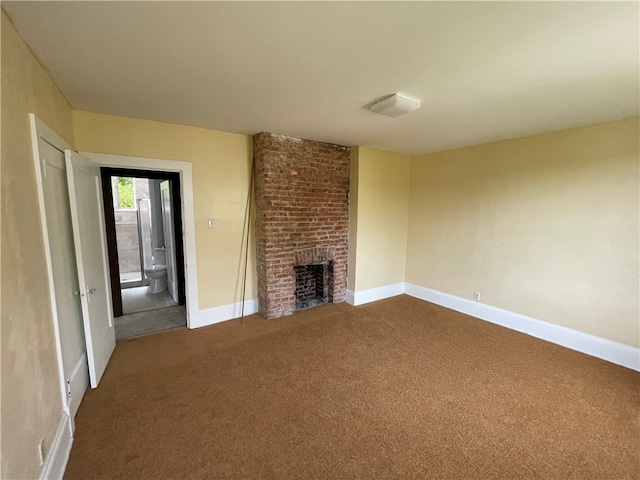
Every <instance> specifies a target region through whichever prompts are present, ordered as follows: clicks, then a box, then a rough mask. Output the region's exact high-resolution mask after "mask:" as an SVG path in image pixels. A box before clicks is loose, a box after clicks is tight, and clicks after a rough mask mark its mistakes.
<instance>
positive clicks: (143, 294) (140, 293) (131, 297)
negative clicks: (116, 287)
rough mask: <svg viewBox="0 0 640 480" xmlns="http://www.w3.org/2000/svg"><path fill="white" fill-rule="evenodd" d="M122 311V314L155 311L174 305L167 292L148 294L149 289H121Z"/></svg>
mask: <svg viewBox="0 0 640 480" xmlns="http://www.w3.org/2000/svg"><path fill="white" fill-rule="evenodd" d="M121 291H122V311H123V312H124V313H134V312H141V311H143V310H155V309H156V308H163V307H170V306H172V305H176V302H175V301H174V300H173V298H171V295H170V294H169V291H168V290H165V291H164V292H161V293H149V287H134V288H123V289H122V290H121Z"/></svg>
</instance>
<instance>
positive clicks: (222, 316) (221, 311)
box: [189, 298, 258, 328]
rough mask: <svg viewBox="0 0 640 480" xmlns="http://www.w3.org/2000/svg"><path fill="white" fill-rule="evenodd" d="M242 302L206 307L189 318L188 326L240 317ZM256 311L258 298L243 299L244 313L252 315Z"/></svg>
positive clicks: (200, 325)
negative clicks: (194, 317)
mask: <svg viewBox="0 0 640 480" xmlns="http://www.w3.org/2000/svg"><path fill="white" fill-rule="evenodd" d="M241 307H242V302H236V303H230V304H228V305H222V306H220V307H213V308H207V309H205V310H200V311H199V312H198V318H197V319H195V320H196V321H195V322H194V319H192V320H191V324H190V325H189V328H199V327H206V326H207V325H213V324H214V323H220V322H226V321H227V320H233V319H234V318H240V315H241V313H242V308H241ZM257 312H258V299H257V298H254V299H252V300H245V302H244V315H245V316H247V315H253V314H254V313H257Z"/></svg>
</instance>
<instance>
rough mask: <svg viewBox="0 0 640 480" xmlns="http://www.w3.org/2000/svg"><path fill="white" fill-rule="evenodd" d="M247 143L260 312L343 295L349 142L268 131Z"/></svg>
mask: <svg viewBox="0 0 640 480" xmlns="http://www.w3.org/2000/svg"><path fill="white" fill-rule="evenodd" d="M253 147H254V156H255V198H256V259H257V265H256V270H257V273H258V305H259V309H260V313H261V314H262V315H263V316H264V317H265V318H277V317H282V316H285V315H290V314H292V313H294V312H295V311H296V310H299V309H302V308H309V307H311V306H314V305H318V304H320V303H329V302H330V303H338V302H343V301H344V300H345V298H346V286H347V235H348V221H349V156H350V151H349V147H343V146H340V145H333V144H328V143H322V142H316V141H312V140H305V139H300V138H294V137H288V136H285V135H278V134H274V133H266V132H263V133H260V134H258V135H256V136H255V137H254V138H253Z"/></svg>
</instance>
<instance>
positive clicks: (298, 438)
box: [66, 295, 640, 479]
mask: <svg viewBox="0 0 640 480" xmlns="http://www.w3.org/2000/svg"><path fill="white" fill-rule="evenodd" d="M639 400H640V374H638V373H637V372H634V371H632V370H628V369H626V368H623V367H619V366H616V365H613V364H610V363H607V362H604V361H601V360H598V359H595V358H592V357H588V356H586V355H583V354H580V353H577V352H573V351H570V350H567V349H564V348H562V347H559V346H556V345H553V344H549V343H546V342H544V341H541V340H537V339H534V338H532V337H528V336H526V335H523V334H520V333H516V332H513V331H510V330H507V329H504V328H501V327H498V326H495V325H492V324H490V323H487V322H483V321H481V320H476V319H473V318H471V317H467V316H465V315H462V314H459V313H456V312H453V311H450V310H447V309H444V308H442V307H438V306H435V305H432V304H429V303H426V302H423V301H421V300H417V299H414V298H411V297H408V296H404V295H403V296H400V297H395V298H392V299H388V300H383V301H380V302H376V303H371V304H368V305H364V306H360V307H351V306H349V305H347V304H337V305H324V306H321V307H316V308H313V309H310V310H306V311H302V312H299V313H297V314H295V315H292V316H290V317H288V318H284V319H279V320H270V321H265V320H263V319H262V318H261V317H259V316H256V315H254V316H251V317H249V318H246V319H245V320H244V322H243V323H242V324H241V323H240V321H238V320H234V321H230V322H225V323H221V324H218V325H214V326H211V327H206V328H202V329H198V330H187V329H177V330H171V331H167V332H164V333H159V334H156V335H151V336H147V337H140V338H136V339H134V340H130V341H125V342H122V343H119V344H118V345H117V347H116V350H115V352H114V355H113V358H112V360H111V363H110V364H109V366H108V368H107V371H106V373H105V376H104V378H103V380H102V383H101V384H100V387H99V388H98V389H97V390H92V391H88V392H87V394H86V396H85V399H84V400H83V403H82V405H81V406H80V411H79V413H78V416H77V417H76V434H75V439H74V443H73V449H72V451H71V458H70V460H69V464H68V467H67V474H66V478H73V479H76V478H77V479H87V478H130V479H150V478H158V479H160V478H162V479H169V478H189V479H192V478H203V479H204V478H207V479H222V478H234V479H290V478H291V479H316V478H317V479H342V478H349V479H359V478H362V479H383V478H397V479H406V478H421V479H424V478H439V479H470V478H478V479H494V478H502V479H519V478H526V479H530V478H549V479H551V478H553V479H625V478H629V479H630V478H640V419H639V412H640V405H639Z"/></svg>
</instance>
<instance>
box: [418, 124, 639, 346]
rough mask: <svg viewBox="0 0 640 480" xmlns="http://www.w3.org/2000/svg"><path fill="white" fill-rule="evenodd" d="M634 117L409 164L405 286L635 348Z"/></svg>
mask: <svg viewBox="0 0 640 480" xmlns="http://www.w3.org/2000/svg"><path fill="white" fill-rule="evenodd" d="M638 165H639V124H638V118H631V119H627V120H621V121H616V122H610V123H604V124H599V125H593V126H588V127H583V128H577V129H571V130H564V131H559V132H554V133H548V134H543V135H537V136H532V137H527V138H520V139H515V140H509V141H503V142H498V143H492V144H488V145H480V146H475V147H470V148H464V149H460V150H453V151H448V152H443V153H437V154H431V155H424V156H421V157H415V158H413V159H412V162H411V200H410V214H409V235H408V249H407V269H406V281H407V282H410V283H414V284H417V285H420V286H424V287H428V288H432V289H435V290H439V291H442V292H446V293H449V294H453V295H457V296H460V297H463V298H469V299H470V298H472V295H473V292H474V291H478V292H480V294H481V302H482V303H486V304H489V305H492V306H496V307H500V308H503V309H506V310H510V311H512V312H516V313H520V314H524V315H528V316H531V317H534V318H536V319H539V320H544V321H547V322H551V323H555V324H558V325H562V326H565V327H568V328H572V329H575V330H579V331H582V332H586V333H589V334H593V335H597V336H599V337H603V338H607V339H611V340H614V341H616V342H620V343H624V344H628V345H631V346H634V347H638V346H640V325H639V324H640V321H639V316H640V315H639V309H638V291H639V284H638V267H639V252H638V246H639V238H638V232H639V213H640V212H639V198H638V193H639V185H638V173H639V172H638Z"/></svg>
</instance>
